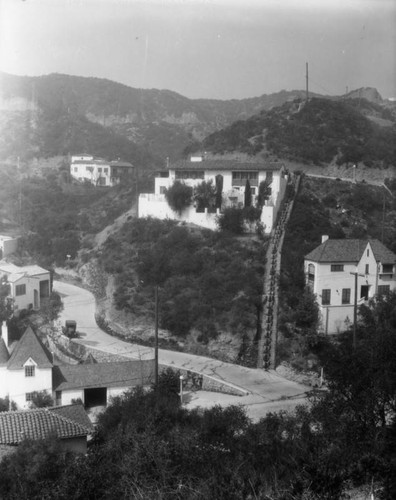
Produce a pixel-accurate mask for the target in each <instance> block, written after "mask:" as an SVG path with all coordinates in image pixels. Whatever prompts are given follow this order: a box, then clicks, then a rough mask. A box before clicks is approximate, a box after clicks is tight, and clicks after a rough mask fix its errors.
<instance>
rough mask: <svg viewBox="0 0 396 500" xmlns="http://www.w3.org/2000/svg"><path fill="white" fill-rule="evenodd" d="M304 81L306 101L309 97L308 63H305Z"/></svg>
mask: <svg viewBox="0 0 396 500" xmlns="http://www.w3.org/2000/svg"><path fill="white" fill-rule="evenodd" d="M305 80H306V85H305V97H306V100H307V101H308V97H309V93H308V63H305Z"/></svg>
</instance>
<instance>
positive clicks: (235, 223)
mask: <svg viewBox="0 0 396 500" xmlns="http://www.w3.org/2000/svg"><path fill="white" fill-rule="evenodd" d="M217 222H218V225H219V227H220V230H221V231H230V232H231V233H234V234H243V232H244V217H243V210H242V209H241V208H235V207H228V208H226V209H225V210H224V211H223V213H222V214H221V215H220V216H219V217H218V220H217Z"/></svg>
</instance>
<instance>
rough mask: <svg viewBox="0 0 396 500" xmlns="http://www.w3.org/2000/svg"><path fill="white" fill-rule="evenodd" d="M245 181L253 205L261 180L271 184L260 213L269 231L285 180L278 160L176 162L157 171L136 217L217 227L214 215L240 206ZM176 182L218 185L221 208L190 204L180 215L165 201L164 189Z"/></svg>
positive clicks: (197, 159)
mask: <svg viewBox="0 0 396 500" xmlns="http://www.w3.org/2000/svg"><path fill="white" fill-rule="evenodd" d="M247 180H248V181H249V184H250V190H251V194H252V204H253V205H254V204H255V201H256V200H257V195H258V193H259V186H260V183H261V182H263V181H267V183H269V184H270V189H271V194H270V196H269V198H268V199H267V200H266V201H265V206H263V208H262V213H261V223H262V224H263V226H264V231H265V232H266V233H270V232H271V230H272V228H273V226H274V224H275V222H276V217H277V214H278V212H279V208H280V205H281V202H282V200H283V197H284V195H285V191H286V185H287V182H288V175H287V174H286V170H285V167H284V165H283V164H282V163H278V162H272V163H269V162H265V161H262V162H257V161H241V160H223V159H215V158H206V157H204V156H197V157H191V158H190V159H189V160H181V161H178V162H176V163H174V164H172V165H169V166H168V168H167V169H166V170H163V171H160V172H158V173H157V175H156V177H155V188H154V193H142V194H140V196H139V217H156V218H159V219H175V220H180V221H185V222H191V223H194V224H197V225H199V226H202V227H206V228H209V229H216V228H217V223H216V217H217V216H218V215H219V214H220V213H221V210H222V209H223V208H225V207H228V206H237V207H242V206H243V204H244V195H245V186H246V181H247ZM175 181H181V182H183V183H185V184H186V185H188V186H191V187H193V188H194V187H196V186H198V185H199V184H201V183H202V182H203V181H205V182H208V181H212V183H213V186H215V187H217V186H221V194H222V204H221V209H219V208H218V209H217V211H216V213H209V212H208V210H207V209H205V211H203V212H199V211H198V210H197V209H198V207H197V206H194V204H191V205H190V206H189V207H187V208H186V209H185V210H183V212H182V213H181V214H179V213H177V212H175V211H173V210H172V209H171V208H170V206H169V205H168V203H167V201H166V198H165V190H166V189H169V188H170V187H171V186H172V185H173V184H174V182H175Z"/></svg>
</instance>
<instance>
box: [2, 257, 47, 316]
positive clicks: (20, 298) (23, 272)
mask: <svg viewBox="0 0 396 500" xmlns="http://www.w3.org/2000/svg"><path fill="white" fill-rule="evenodd" d="M3 277H6V279H7V283H8V284H9V286H10V293H9V296H10V298H11V299H12V301H13V308H14V314H18V312H19V311H21V310H23V309H34V310H37V309H40V307H41V305H42V303H43V301H45V300H46V299H48V298H49V296H50V294H51V280H50V272H49V271H47V270H46V269H43V268H42V267H40V266H36V265H32V266H22V267H19V266H16V265H14V264H10V263H8V262H2V261H0V278H3Z"/></svg>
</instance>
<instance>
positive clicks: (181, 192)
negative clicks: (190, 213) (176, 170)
mask: <svg viewBox="0 0 396 500" xmlns="http://www.w3.org/2000/svg"><path fill="white" fill-rule="evenodd" d="M192 195H193V189H192V187H190V186H187V185H186V184H184V183H183V182H180V181H175V182H174V184H173V185H172V186H171V187H170V188H169V189H166V190H165V198H166V201H167V202H168V205H169V206H170V207H171V209H172V210H174V211H175V212H178V213H179V214H181V212H182V211H183V210H184V209H185V208H187V207H188V206H189V205H191V201H192Z"/></svg>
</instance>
